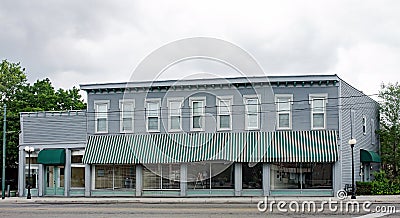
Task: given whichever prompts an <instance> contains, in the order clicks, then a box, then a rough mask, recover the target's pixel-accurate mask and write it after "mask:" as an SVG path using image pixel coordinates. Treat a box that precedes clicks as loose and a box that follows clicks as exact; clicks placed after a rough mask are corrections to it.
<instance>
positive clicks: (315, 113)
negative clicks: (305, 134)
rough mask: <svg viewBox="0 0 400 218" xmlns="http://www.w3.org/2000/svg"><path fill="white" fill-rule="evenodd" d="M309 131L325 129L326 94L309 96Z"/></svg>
mask: <svg viewBox="0 0 400 218" xmlns="http://www.w3.org/2000/svg"><path fill="white" fill-rule="evenodd" d="M309 97H310V102H309V103H310V104H311V129H325V128H326V104H327V102H328V95H327V94H311V95H310V96H309Z"/></svg>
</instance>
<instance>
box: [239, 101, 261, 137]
mask: <svg viewBox="0 0 400 218" xmlns="http://www.w3.org/2000/svg"><path fill="white" fill-rule="evenodd" d="M251 99H256V100H257V103H258V107H257V112H256V114H257V126H256V127H249V126H248V116H249V115H250V114H249V113H248V109H247V105H248V104H247V101H248V100H251ZM243 104H244V111H245V115H244V127H245V130H258V129H260V126H261V125H260V120H261V119H260V117H261V116H260V106H261V97H260V96H259V95H244V96H243Z"/></svg>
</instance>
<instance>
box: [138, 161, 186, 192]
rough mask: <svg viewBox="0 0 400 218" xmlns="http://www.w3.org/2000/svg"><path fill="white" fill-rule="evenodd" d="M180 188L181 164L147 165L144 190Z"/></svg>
mask: <svg viewBox="0 0 400 218" xmlns="http://www.w3.org/2000/svg"><path fill="white" fill-rule="evenodd" d="M179 188H180V165H179V164H147V165H146V166H145V167H144V168H143V189H179Z"/></svg>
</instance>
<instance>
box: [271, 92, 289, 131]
mask: <svg viewBox="0 0 400 218" xmlns="http://www.w3.org/2000/svg"><path fill="white" fill-rule="evenodd" d="M280 99H288V100H289V111H280V108H279V103H280ZM292 104H293V95H292V94H276V95H275V105H276V127H277V129H278V130H288V129H292ZM280 114H289V126H288V127H281V126H280V123H279V115H280Z"/></svg>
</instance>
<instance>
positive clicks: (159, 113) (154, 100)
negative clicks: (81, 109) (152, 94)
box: [145, 98, 161, 132]
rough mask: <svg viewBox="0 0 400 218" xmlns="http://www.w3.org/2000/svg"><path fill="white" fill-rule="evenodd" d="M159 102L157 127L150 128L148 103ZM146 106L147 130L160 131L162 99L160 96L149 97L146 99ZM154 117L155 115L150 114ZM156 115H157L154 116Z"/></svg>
mask: <svg viewBox="0 0 400 218" xmlns="http://www.w3.org/2000/svg"><path fill="white" fill-rule="evenodd" d="M150 103H157V104H158V116H157V118H158V126H157V129H149V120H148V119H149V115H148V114H149V113H148V108H149V107H148V104H150ZM145 108H146V130H147V132H160V122H161V111H160V110H161V99H159V98H148V99H146V100H145ZM150 117H153V116H150ZM154 117H155V116H154Z"/></svg>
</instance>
